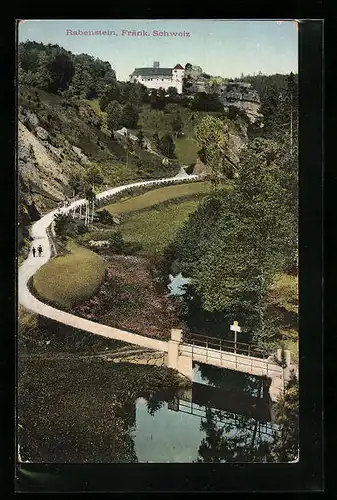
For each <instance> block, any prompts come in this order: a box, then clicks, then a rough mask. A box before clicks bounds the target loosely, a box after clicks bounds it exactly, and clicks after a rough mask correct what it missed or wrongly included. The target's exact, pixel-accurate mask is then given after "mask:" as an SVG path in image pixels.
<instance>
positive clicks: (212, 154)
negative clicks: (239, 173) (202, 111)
mask: <svg viewBox="0 0 337 500" xmlns="http://www.w3.org/2000/svg"><path fill="white" fill-rule="evenodd" d="M194 135H195V138H196V140H197V141H198V144H199V146H200V147H201V148H202V151H203V154H204V160H205V163H206V165H207V166H208V167H209V168H210V169H211V182H212V186H213V188H217V187H218V184H219V182H220V180H221V178H223V176H224V175H226V176H228V175H229V176H231V175H232V174H233V168H234V167H233V162H231V160H230V150H229V127H228V125H227V124H226V123H225V122H224V121H222V120H219V119H218V118H215V117H214V116H205V117H204V118H203V119H202V120H201V121H200V123H199V124H198V125H197V126H196V127H195V129H194Z"/></svg>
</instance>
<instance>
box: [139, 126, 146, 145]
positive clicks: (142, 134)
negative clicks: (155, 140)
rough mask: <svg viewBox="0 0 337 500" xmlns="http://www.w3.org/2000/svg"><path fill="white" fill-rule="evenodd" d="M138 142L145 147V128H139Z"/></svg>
mask: <svg viewBox="0 0 337 500" xmlns="http://www.w3.org/2000/svg"><path fill="white" fill-rule="evenodd" d="M137 137H138V144H139V146H140V147H141V148H143V147H144V146H145V143H144V133H143V129H141V128H140V129H139V131H138V136H137Z"/></svg>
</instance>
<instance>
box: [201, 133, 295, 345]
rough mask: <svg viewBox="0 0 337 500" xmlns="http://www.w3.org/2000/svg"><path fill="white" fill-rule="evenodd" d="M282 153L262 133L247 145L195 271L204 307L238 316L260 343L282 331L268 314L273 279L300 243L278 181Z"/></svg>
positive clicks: (285, 197)
mask: <svg viewBox="0 0 337 500" xmlns="http://www.w3.org/2000/svg"><path fill="white" fill-rule="evenodd" d="M279 154H280V151H279V150H278V148H277V145H276V144H275V143H273V142H272V141H266V140H264V139H255V140H254V141H252V143H251V144H250V145H249V146H248V147H247V148H246V150H245V151H244V153H243V154H242V157H241V163H240V175H239V177H238V179H237V180H236V183H235V184H236V185H235V189H234V190H233V191H231V192H228V193H227V194H226V195H224V197H223V199H222V204H221V207H222V208H221V210H222V213H223V216H222V217H220V218H219V221H218V223H217V224H216V225H215V227H213V228H212V231H213V233H214V234H210V235H209V242H208V244H207V245H206V247H205V248H204V254H203V256H202V258H201V260H200V264H199V266H198V268H197V269H196V271H195V273H194V275H193V283H194V285H195V289H196V290H197V292H198V293H199V294H200V296H201V297H202V300H203V304H204V307H205V308H206V309H207V310H211V311H212V310H214V311H226V313H227V314H228V313H229V312H230V319H234V316H236V317H237V319H238V320H239V321H241V322H242V323H243V324H245V325H246V327H247V328H248V329H249V331H250V332H251V334H252V336H253V338H254V340H255V341H256V342H257V343H259V344H260V345H261V346H265V345H267V344H270V342H272V341H273V339H274V338H275V336H276V335H277V333H278V331H277V327H276V323H275V320H274V318H273V317H272V316H271V315H270V314H269V302H268V291H269V289H270V285H271V283H272V281H273V278H274V276H275V274H276V273H277V272H280V271H281V270H282V269H283V268H284V266H285V265H286V263H287V261H288V260H289V259H290V258H291V255H292V254H293V251H294V249H295V248H296V242H295V241H294V234H295V233H296V230H295V228H296V224H295V217H294V215H293V214H292V213H291V211H290V210H289V205H288V203H287V201H286V200H287V193H286V190H285V189H284V188H283V187H282V185H281V183H280V181H279V175H278V160H279V156H278V155H279Z"/></svg>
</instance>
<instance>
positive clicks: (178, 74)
mask: <svg viewBox="0 0 337 500" xmlns="http://www.w3.org/2000/svg"><path fill="white" fill-rule="evenodd" d="M184 72H185V70H184V68H183V67H182V66H181V64H177V65H176V66H175V67H174V68H173V70H172V83H173V85H174V87H176V89H177V91H178V94H181V93H182V91H183V77H184Z"/></svg>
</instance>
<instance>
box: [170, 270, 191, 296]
mask: <svg viewBox="0 0 337 500" xmlns="http://www.w3.org/2000/svg"><path fill="white" fill-rule="evenodd" d="M169 278H170V283H169V284H168V285H167V287H168V289H169V290H170V295H174V296H181V295H184V294H185V293H186V291H185V285H187V284H188V283H189V281H190V280H189V278H185V277H184V276H183V275H182V274H181V273H179V274H177V275H176V276H172V274H170V275H169Z"/></svg>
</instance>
